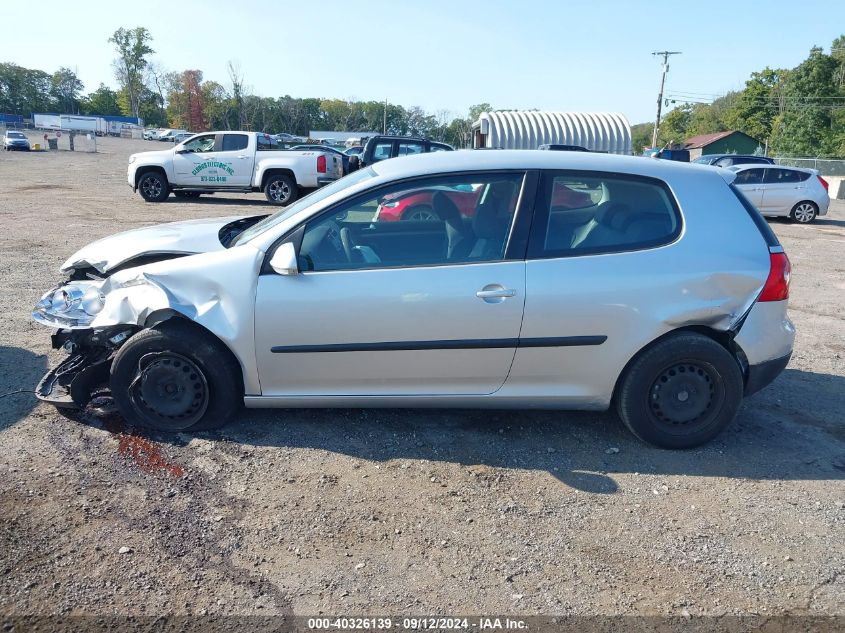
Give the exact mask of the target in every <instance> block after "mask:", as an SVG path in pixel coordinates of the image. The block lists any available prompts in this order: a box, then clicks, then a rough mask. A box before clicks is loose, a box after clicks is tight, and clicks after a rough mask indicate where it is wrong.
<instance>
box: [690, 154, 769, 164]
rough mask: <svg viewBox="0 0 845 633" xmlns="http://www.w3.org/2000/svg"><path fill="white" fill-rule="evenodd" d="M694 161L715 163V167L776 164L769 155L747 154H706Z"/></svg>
mask: <svg viewBox="0 0 845 633" xmlns="http://www.w3.org/2000/svg"><path fill="white" fill-rule="evenodd" d="M692 162H693V163H697V164H699V165H713V166H715V167H732V166H733V165H774V164H775V161H774V160H772V159H771V158H769V157H767V156H749V155H746V154H704V155H703V156H699V157H698V158H696V159H695V160H694V161H692Z"/></svg>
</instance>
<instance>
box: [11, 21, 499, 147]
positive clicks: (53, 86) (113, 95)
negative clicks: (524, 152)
mask: <svg viewBox="0 0 845 633" xmlns="http://www.w3.org/2000/svg"><path fill="white" fill-rule="evenodd" d="M108 41H109V43H110V44H112V45H113V46H114V49H115V52H116V54H117V57H116V58H115V60H114V62H113V69H114V75H115V79H116V81H117V84H118V89H117V90H112V89H111V88H109V87H108V86H106V85H105V84H100V86H99V87H98V88H97V89H96V90H95V91H93V92H91V93H88V94H83V90H84V86H83V84H82V82H81V81H80V80H79V78H78V77H77V75H76V73H75V72H74V71H73V70H72V69H70V68H65V67H62V68H60V69H59V70H57V71H56V72H55V73H53V74H52V75H51V74H49V73H46V72H44V71H42V70H37V69H31V68H24V67H22V66H18V65H16V64H13V63H0V112H2V113H10V114H20V115H23V116H24V117H27V118H28V117H29V116H30V114H31V113H32V112H61V113H67V114H83V115H92V114H99V115H125V116H136V117H140V118H142V119H143V120H144V124H145V125H146V126H148V127H172V128H184V129H188V130H191V131H194V132H201V131H205V130H213V129H214V130H233V129H238V130H253V131H260V132H273V133H275V132H288V133H291V134H296V135H299V136H307V135H308V133H309V131H310V130H334V131H374V132H381V131H384V130H386V132H387V133H388V134H401V135H411V136H423V137H426V138H430V139H433V140H439V141H445V142H447V143H451V144H453V145H455V146H458V147H465V146H467V145H469V141H470V135H471V128H472V122H473V121H474V120H475V119H476V118H477V117H478V114H479V113H480V112H483V111H485V110H490V109H492V108H491V106H490V105H489V104H486V103H482V104H478V105H476V106H473V107H472V108H470V111H469V112H468V113H467V116H465V117H462V116H454V115H453V114H452V113H451V112H449V111H447V110H440V111H438V112H434V113H430V112H426V111H425V110H423V109H422V108H420V107H418V106H411V107H404V106H402V105H398V104H392V103H385V102H382V101H350V100H344V99H321V98H299V97H292V96H290V95H284V96H280V97H277V98H274V97H261V96H258V95H254V94H250V91H249V89H248V87H247V86H246V84H245V80H244V75H243V73H242V71H241V70H240V68H239V67H238V65H237V64H235V63H233V62H230V63H229V65H228V82H227V83H226V85H224V84H222V83H219V82H217V81H214V80H210V79H205V77H204V76H203V72H202V71H201V70H199V69H187V70H183V71H166V70H164V69H163V68H162V67H161V66H160V65H159V64H158V63H156V62H155V61H153V59H152V56H153V55H154V54H155V50H154V49H153V47H152V42H153V38H152V35H151V34H150V32H149V31H148V30H147V29H146V28H144V27H136V28H133V29H125V28H119V29H117V30H116V31H115V32H114V34H113V35H112V36H111V37H110V38H109V40H108Z"/></svg>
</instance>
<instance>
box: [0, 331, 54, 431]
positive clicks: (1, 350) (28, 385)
mask: <svg viewBox="0 0 845 633" xmlns="http://www.w3.org/2000/svg"><path fill="white" fill-rule="evenodd" d="M46 371H47V357H46V356H43V355H42V356H38V355H36V354H33V353H32V352H30V351H29V350H26V349H23V348H20V347H6V346H3V345H0V395H2V394H7V393H10V392H12V391H18V390H19V389H27V390H33V389H35V385H36V384H38V381H39V380H41V377H42V376H43V375H44V374H45V373H46ZM36 406H38V400H36V398H35V395H34V394H32V393H15V394H12V395H8V396H5V397H4V398H2V399H0V431H2V430H3V429H5V428H8V427H10V426H12V425H13V424H14V423H15V422H17V421H18V420H20V419H22V418H25V417H26V416H27V415H28V414H29V412H30V411H32V410H33V409H34V408H35V407H36Z"/></svg>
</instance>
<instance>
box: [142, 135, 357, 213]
mask: <svg viewBox="0 0 845 633" xmlns="http://www.w3.org/2000/svg"><path fill="white" fill-rule="evenodd" d="M281 150H283V148H282V146H281V145H279V143H278V141H276V140H275V139H273V137H271V136H270V135H269V134H264V133H263V132H228V131H227V132H207V133H203V134H195V135H193V136H192V137H191V138H189V139H187V140H186V141H183V142H181V143H178V144H177V145H176V146H175V147H174V148H173V149H170V150H164V151H160V152H141V153H140V154H132V155H131V156H130V157H129V167H128V170H127V180H128V182H129V186H130V187H132V189H133V191H138V192H139V193H140V194H141V196H142V197H143V198H144V200H146V201H147V202H162V201H164V200H166V199H167V197H168V196H169V195H170V192H173V193H174V194H176V195H177V196H182V197H185V196H190V197H196V196H198V195H200V194H202V193H210V192H214V191H233V192H240V193H247V192H250V191H263V192H264V195H265V196H266V197H267V201H268V202H270V203H271V204H278V205H282V206H284V205H286V204H290V203H291V202H293V201H294V200H296V198H297V196H298V195H299V191H300V190H303V189H314V188H316V187H322V186H323V185H325V184H328V183H330V182H333V181H335V180H337V179H338V178H341V177H342V176H343V163H342V160H341V158H340V156H337V155H335V154H334V153H332V152H329V151H325V148H321V150H320V151H310V150H309V151H302V152H291V151H281Z"/></svg>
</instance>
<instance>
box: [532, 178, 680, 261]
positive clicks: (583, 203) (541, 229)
mask: <svg viewBox="0 0 845 633" xmlns="http://www.w3.org/2000/svg"><path fill="white" fill-rule="evenodd" d="M540 189H541V194H540V196H539V199H538V201H537V203H536V206H535V216H534V222H533V224H532V233H531V237H530V238H529V246H528V256H529V257H530V258H534V259H539V258H553V257H577V256H580V255H592V254H600V253H615V252H624V251H632V250H642V249H647V248H654V247H657V246H662V245H664V244H668V243H670V242H673V241H674V240H675V239H677V237H678V236H679V235H680V233H681V226H682V221H681V214H680V211H679V210H678V207H677V204H676V202H675V199H674V196H673V195H672V193H671V191H670V190H669V187H668V186H667V185H666V183H664V182H662V181H660V180H657V179H654V178H647V177H641V176H628V175H623V174H609V173H597V172H548V173H546V174H544V175H543V177H542V180H541V186H540Z"/></svg>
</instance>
